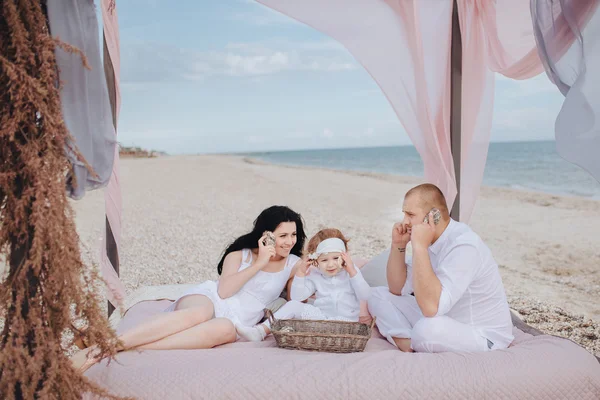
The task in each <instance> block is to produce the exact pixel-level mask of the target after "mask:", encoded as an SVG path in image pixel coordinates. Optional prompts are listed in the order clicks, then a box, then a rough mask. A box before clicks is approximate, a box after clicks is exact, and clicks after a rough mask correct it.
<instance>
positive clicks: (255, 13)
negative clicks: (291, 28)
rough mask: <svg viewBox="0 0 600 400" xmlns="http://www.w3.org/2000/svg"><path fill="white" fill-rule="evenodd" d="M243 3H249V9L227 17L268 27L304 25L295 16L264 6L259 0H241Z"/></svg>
mask: <svg viewBox="0 0 600 400" xmlns="http://www.w3.org/2000/svg"><path fill="white" fill-rule="evenodd" d="M241 3H244V4H247V5H249V6H250V7H249V9H247V10H243V11H236V12H235V13H233V14H230V15H229V16H228V17H227V18H228V19H229V20H232V21H239V22H243V23H246V24H250V25H254V26H259V27H267V26H281V25H302V24H301V23H300V22H298V21H296V20H295V19H293V18H290V17H288V16H287V15H284V14H282V13H280V12H279V11H275V10H273V9H272V8H269V7H267V6H264V5H262V4H260V3H258V2H257V1H241Z"/></svg>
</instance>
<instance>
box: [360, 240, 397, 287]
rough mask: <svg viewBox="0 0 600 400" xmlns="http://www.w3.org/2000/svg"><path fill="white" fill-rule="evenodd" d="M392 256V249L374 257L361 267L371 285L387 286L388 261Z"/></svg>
mask: <svg viewBox="0 0 600 400" xmlns="http://www.w3.org/2000/svg"><path fill="white" fill-rule="evenodd" d="M389 256H390V249H389V248H388V249H386V250H384V251H383V252H382V253H380V254H378V255H376V256H375V257H373V258H372V259H371V260H370V261H369V262H368V263H366V264H365V266H364V267H362V268H361V269H360V272H361V273H362V275H363V277H364V278H365V281H367V283H368V284H369V286H371V287H378V286H387V275H386V269H387V261H388V257H389Z"/></svg>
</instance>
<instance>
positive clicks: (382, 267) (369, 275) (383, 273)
mask: <svg viewBox="0 0 600 400" xmlns="http://www.w3.org/2000/svg"><path fill="white" fill-rule="evenodd" d="M389 256H390V249H389V248H387V249H385V250H384V251H383V252H381V253H379V254H378V255H376V256H375V257H373V258H372V259H371V260H370V261H369V262H368V263H366V264H365V266H364V267H362V268H361V269H360V271H361V272H362V275H363V277H364V278H365V281H367V283H368V284H369V286H371V287H378V286H386V287H387V285H388V284H387V262H388V258H389ZM411 260H412V246H411V244H410V242H409V243H408V245H407V246H406V263H407V264H411Z"/></svg>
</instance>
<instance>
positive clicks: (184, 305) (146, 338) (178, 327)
mask: <svg viewBox="0 0 600 400" xmlns="http://www.w3.org/2000/svg"><path fill="white" fill-rule="evenodd" d="M213 314H214V306H213V303H212V302H211V301H210V299H209V298H208V297H206V296H203V295H189V296H185V297H184V298H182V299H181V300H180V301H179V302H178V303H177V308H176V309H175V311H173V312H168V313H163V314H159V315H156V316H154V317H152V318H151V319H150V320H148V321H146V322H144V323H142V324H141V325H139V326H136V327H135V328H132V329H130V330H129V331H127V332H125V333H123V334H122V335H121V336H119V340H121V342H122V345H121V348H120V349H119V350H120V351H122V350H127V349H131V348H133V347H138V346H142V345H144V344H148V343H152V342H156V341H157V340H160V339H163V338H166V337H168V336H171V335H173V334H176V333H178V332H181V331H184V330H186V329H189V328H191V327H193V326H196V325H198V324H201V323H202V322H205V321H208V320H209V319H211V318H212V317H213ZM96 353H97V349H96V347H95V346H92V347H90V348H87V349H83V350H80V351H79V352H77V353H75V354H74V355H73V356H72V357H71V362H72V363H73V366H74V367H75V368H77V369H79V370H81V371H82V372H83V371H85V370H86V369H87V368H89V367H90V366H92V365H93V364H94V363H95V362H98V361H100V358H99V357H98V355H97V354H96Z"/></svg>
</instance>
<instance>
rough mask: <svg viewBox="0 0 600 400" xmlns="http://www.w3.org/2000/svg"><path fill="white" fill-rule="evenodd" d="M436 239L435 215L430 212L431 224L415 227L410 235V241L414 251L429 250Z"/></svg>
mask: <svg viewBox="0 0 600 400" xmlns="http://www.w3.org/2000/svg"><path fill="white" fill-rule="evenodd" d="M434 237H435V224H434V223H433V213H432V212H429V222H423V223H422V224H418V225H414V226H413V227H412V231H411V233H410V241H411V242H412V246H413V249H427V248H428V247H429V246H431V243H433V238H434Z"/></svg>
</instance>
